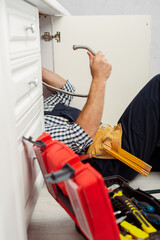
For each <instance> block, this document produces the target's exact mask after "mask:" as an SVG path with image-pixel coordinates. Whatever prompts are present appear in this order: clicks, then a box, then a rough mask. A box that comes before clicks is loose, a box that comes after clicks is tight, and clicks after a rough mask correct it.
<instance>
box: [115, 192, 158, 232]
mask: <svg viewBox="0 0 160 240" xmlns="http://www.w3.org/2000/svg"><path fill="white" fill-rule="evenodd" d="M113 198H115V199H117V200H118V201H119V202H120V203H121V204H123V206H124V207H125V208H126V209H128V210H129V212H130V213H131V214H132V216H133V217H134V219H135V221H137V222H138V223H139V224H140V225H141V228H142V229H143V230H144V231H145V232H146V233H152V232H156V231H157V230H156V229H155V228H154V227H153V226H152V225H151V224H150V223H149V222H148V221H147V220H146V219H145V218H144V216H143V215H142V214H141V212H140V211H139V210H138V209H137V208H136V206H135V205H134V204H133V203H132V202H131V201H130V199H129V198H127V197H126V196H125V195H124V194H123V192H122V190H118V191H117V190H116V191H114V195H113Z"/></svg>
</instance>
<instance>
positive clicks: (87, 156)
mask: <svg viewBox="0 0 160 240" xmlns="http://www.w3.org/2000/svg"><path fill="white" fill-rule="evenodd" d="M95 156H100V154H91V153H87V154H84V155H79V159H80V160H81V161H84V160H86V159H91V158H92V157H95Z"/></svg>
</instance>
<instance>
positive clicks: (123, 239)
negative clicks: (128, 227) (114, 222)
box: [120, 233, 132, 240]
mask: <svg viewBox="0 0 160 240" xmlns="http://www.w3.org/2000/svg"><path fill="white" fill-rule="evenodd" d="M129 236H131V235H129ZM120 238H121V240H132V236H131V238H128V235H125V236H124V235H123V234H122V233H120Z"/></svg>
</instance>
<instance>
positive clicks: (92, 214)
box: [24, 133, 160, 240]
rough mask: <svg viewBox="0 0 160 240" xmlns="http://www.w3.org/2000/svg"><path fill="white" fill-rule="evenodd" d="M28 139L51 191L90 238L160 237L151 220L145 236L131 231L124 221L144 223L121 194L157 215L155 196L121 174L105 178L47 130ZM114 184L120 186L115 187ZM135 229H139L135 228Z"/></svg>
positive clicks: (111, 239) (79, 229) (114, 239)
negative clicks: (120, 175) (35, 138)
mask: <svg viewBox="0 0 160 240" xmlns="http://www.w3.org/2000/svg"><path fill="white" fill-rule="evenodd" d="M24 140H28V141H30V142H31V143H32V144H33V148H34V151H35V153H36V156H37V159H38V162H39V165H40V168H41V171H42V174H43V177H44V181H45V184H46V186H47V189H48V191H49V193H50V194H51V195H52V196H53V197H54V198H55V200H56V201H57V202H58V203H59V204H60V205H61V206H62V207H63V208H64V209H65V210H66V212H67V213H68V214H69V215H70V217H71V218H72V219H73V221H74V222H75V225H76V229H77V230H78V231H79V232H81V233H82V234H83V236H84V237H85V238H86V239H90V240H105V239H109V240H120V239H121V240H123V239H124V240H125V239H152V240H153V239H154V240H157V239H160V232H159V231H158V230H159V229H160V227H159V225H158V224H154V225H150V222H149V221H147V224H148V228H147V227H146V228H147V231H148V229H150V230H149V232H148V235H147V234H146V235H145V238H142V237H141V238H140V237H136V238H135V236H133V235H131V234H128V233H129V230H127V229H126V228H125V226H122V223H125V222H129V223H131V224H134V225H135V226H136V227H137V228H140V227H141V224H140V222H138V221H135V217H133V207H134V206H133V207H131V206H128V208H127V204H124V202H123V201H124V199H123V200H122V199H121V196H119V195H118V194H121V192H123V195H125V197H126V198H127V199H129V200H130V199H132V198H133V197H134V198H135V199H136V200H138V201H140V202H142V201H143V202H144V201H145V202H147V203H149V204H150V205H151V206H153V208H154V209H155V212H154V213H155V214H157V215H158V214H159V215H160V204H159V202H158V200H156V199H155V198H154V197H152V196H150V195H149V194H147V193H144V192H143V191H141V190H139V189H138V190H134V189H132V188H131V187H130V186H129V184H128V182H127V181H126V180H125V179H123V178H121V177H119V176H113V177H110V178H104V179H103V178H102V176H101V174H100V173H98V172H97V171H96V170H95V169H94V168H93V167H92V166H91V165H90V164H89V163H86V164H84V163H82V162H81V161H80V157H79V156H78V155H77V154H75V153H74V152H73V151H72V150H71V149H70V148H69V147H67V146H66V145H65V144H63V143H61V142H59V141H58V140H52V139H51V136H50V135H49V134H47V133H43V134H42V135H41V136H40V137H39V138H38V139H37V140H36V141H35V142H34V141H32V139H31V138H29V139H26V138H24ZM113 186H114V187H115V186H116V188H115V189H114V190H113ZM111 188H112V189H111ZM119 199H121V200H122V201H119ZM125 200H126V199H125ZM135 208H136V207H135ZM134 210H136V209H134ZM136 211H139V210H138V209H137V210H136ZM140 214H142V213H140ZM117 216H118V217H117ZM119 220H120V221H119ZM120 224H121V225H120ZM144 229H145V227H144V228H143V230H144ZM132 232H135V230H133V229H132ZM129 237H130V238H129ZM131 237H132V238H131Z"/></svg>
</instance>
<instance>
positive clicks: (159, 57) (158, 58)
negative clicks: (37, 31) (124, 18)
mask: <svg viewBox="0 0 160 240" xmlns="http://www.w3.org/2000/svg"><path fill="white" fill-rule="evenodd" d="M58 2H59V3H61V4H62V5H63V6H64V7H65V8H66V9H67V10H68V11H69V12H70V13H71V14H72V15H121V14H122V15H127V14H132V15H134V14H149V15H151V17H152V36H151V38H152V42H151V77H152V76H154V75H155V74H157V73H159V72H160V0H67V1H66V0H58Z"/></svg>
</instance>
